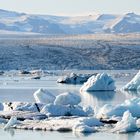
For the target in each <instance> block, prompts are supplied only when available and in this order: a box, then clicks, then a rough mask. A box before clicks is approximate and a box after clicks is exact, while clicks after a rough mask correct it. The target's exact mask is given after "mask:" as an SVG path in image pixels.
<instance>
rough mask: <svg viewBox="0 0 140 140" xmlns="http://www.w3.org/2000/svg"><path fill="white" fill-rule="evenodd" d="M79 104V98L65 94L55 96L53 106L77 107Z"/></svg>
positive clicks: (71, 94) (68, 93) (69, 93)
mask: <svg viewBox="0 0 140 140" xmlns="http://www.w3.org/2000/svg"><path fill="white" fill-rule="evenodd" d="M80 102H81V98H80V96H78V95H76V94H74V93H71V92H65V93H62V94H60V95H58V96H56V99H55V101H54V104H55V105H78V104H79V103H80Z"/></svg>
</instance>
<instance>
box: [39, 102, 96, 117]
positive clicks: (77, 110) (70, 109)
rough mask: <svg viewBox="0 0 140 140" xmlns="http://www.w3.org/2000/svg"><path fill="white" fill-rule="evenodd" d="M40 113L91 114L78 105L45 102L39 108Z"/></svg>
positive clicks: (53, 114) (52, 115)
mask: <svg viewBox="0 0 140 140" xmlns="http://www.w3.org/2000/svg"><path fill="white" fill-rule="evenodd" d="M41 113H43V114H46V115H47V116H49V117H56V116H89V115H91V111H88V110H86V109H84V108H82V107H81V106H78V105H75V106H71V105H54V104H47V105H46V106H45V107H44V108H43V109H42V110H41ZM92 115H93V114H92Z"/></svg>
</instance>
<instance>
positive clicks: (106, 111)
mask: <svg viewBox="0 0 140 140" xmlns="http://www.w3.org/2000/svg"><path fill="white" fill-rule="evenodd" d="M127 110H129V112H130V113H131V114H132V116H133V117H140V111H139V110H140V98H133V99H130V100H125V102H124V103H122V104H120V105H116V106H112V105H108V104H106V105H104V106H103V107H102V108H101V109H100V110H99V112H98V113H97V117H98V118H108V117H111V116H123V113H124V112H125V111H127Z"/></svg>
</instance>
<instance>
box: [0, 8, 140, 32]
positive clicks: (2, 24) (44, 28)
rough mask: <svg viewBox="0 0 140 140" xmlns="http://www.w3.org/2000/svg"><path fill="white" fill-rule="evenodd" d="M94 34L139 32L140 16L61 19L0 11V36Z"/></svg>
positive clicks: (109, 15) (102, 15) (132, 14)
mask: <svg viewBox="0 0 140 140" xmlns="http://www.w3.org/2000/svg"><path fill="white" fill-rule="evenodd" d="M7 31H9V32H11V33H12V32H16V33H17V32H19V33H20V32H24V33H25V32H27V33H39V34H94V33H135V32H140V15H136V14H135V13H128V14H125V15H112V14H101V15H100V14H95V15H88V16H76V17H63V16H50V15H29V14H25V13H17V12H12V11H6V10H0V33H4V32H5V33H7Z"/></svg>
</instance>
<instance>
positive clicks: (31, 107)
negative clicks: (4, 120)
mask: <svg viewBox="0 0 140 140" xmlns="http://www.w3.org/2000/svg"><path fill="white" fill-rule="evenodd" d="M3 106H4V108H3V110H4V111H31V112H40V110H41V109H42V108H43V107H44V104H41V103H28V102H7V103H3Z"/></svg>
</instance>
